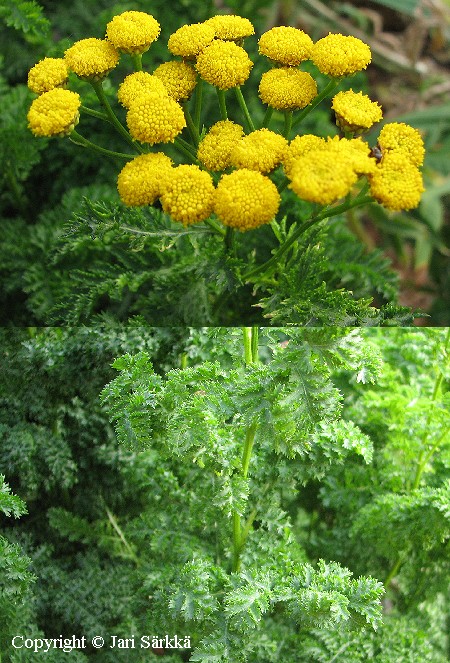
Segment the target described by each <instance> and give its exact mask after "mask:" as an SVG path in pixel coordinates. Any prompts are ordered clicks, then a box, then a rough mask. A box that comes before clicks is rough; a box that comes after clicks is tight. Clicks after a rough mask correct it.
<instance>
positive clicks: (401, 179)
mask: <svg viewBox="0 0 450 663" xmlns="http://www.w3.org/2000/svg"><path fill="white" fill-rule="evenodd" d="M369 181H370V193H371V195H372V196H373V197H374V198H375V200H377V201H378V202H379V203H381V204H382V205H383V206H384V207H387V208H388V209H390V210H394V211H400V210H408V209H413V208H414V207H417V205H418V204H419V202H420V197H421V195H422V193H423V191H424V190H425V189H424V186H423V181H422V175H421V173H420V170H419V169H418V168H417V166H415V165H414V164H413V163H411V160H410V159H409V156H408V154H407V153H406V152H402V151H397V152H395V151H392V152H388V153H387V154H385V155H384V156H383V159H382V160H381V162H380V163H379V164H377V166H376V169H375V172H374V173H373V174H372V175H369Z"/></svg>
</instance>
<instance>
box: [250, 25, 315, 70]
mask: <svg viewBox="0 0 450 663" xmlns="http://www.w3.org/2000/svg"><path fill="white" fill-rule="evenodd" d="M258 43H259V52H260V53H261V54H262V55H265V56H266V57H268V58H270V60H273V61H274V62H279V63H280V64H284V65H289V66H295V65H298V64H300V62H303V61H304V60H308V59H309V57H310V55H311V51H312V47H313V41H312V39H311V37H310V36H309V35H307V34H306V33H305V32H303V30H298V28H291V27H287V26H279V27H276V28H272V29H271V30H268V31H267V32H265V33H264V34H263V35H261V37H260V39H259V42H258Z"/></svg>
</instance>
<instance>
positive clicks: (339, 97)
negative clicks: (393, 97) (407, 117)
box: [331, 90, 383, 133]
mask: <svg viewBox="0 0 450 663" xmlns="http://www.w3.org/2000/svg"><path fill="white" fill-rule="evenodd" d="M331 107H332V109H333V110H334V112H335V115H336V124H337V125H338V127H339V128H340V129H342V130H343V131H350V132H352V133H363V132H364V131H367V130H368V129H370V127H371V126H372V125H373V124H375V122H379V121H380V120H381V119H382V118H383V112H382V110H381V107H380V106H379V105H378V103H377V102H376V101H371V100H370V99H369V97H368V96H367V95H366V94H363V93H362V92H353V90H348V91H347V92H338V94H336V95H335V96H334V97H333V101H332V104H331Z"/></svg>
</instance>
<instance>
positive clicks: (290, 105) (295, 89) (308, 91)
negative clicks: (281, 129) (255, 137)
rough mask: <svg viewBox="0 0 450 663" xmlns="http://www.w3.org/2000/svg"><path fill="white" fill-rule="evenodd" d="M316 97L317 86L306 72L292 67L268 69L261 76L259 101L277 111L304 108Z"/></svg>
mask: <svg viewBox="0 0 450 663" xmlns="http://www.w3.org/2000/svg"><path fill="white" fill-rule="evenodd" d="M316 95H317V85H316V81H315V80H314V79H313V77H312V76H311V75H310V74H308V73H307V72H306V71H300V70H299V69H294V68H292V67H280V68H278V69H270V70H269V71H266V72H265V73H264V74H263V75H262V76H261V82H260V84H259V96H260V98H261V101H262V102H263V103H264V104H267V105H268V106H271V107H272V108H276V109H278V110H285V111H290V110H298V109H300V108H305V106H307V105H308V104H309V103H311V101H312V100H313V99H314V97H315V96H316Z"/></svg>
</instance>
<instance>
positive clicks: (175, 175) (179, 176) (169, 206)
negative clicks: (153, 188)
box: [161, 165, 215, 225]
mask: <svg viewBox="0 0 450 663" xmlns="http://www.w3.org/2000/svg"><path fill="white" fill-rule="evenodd" d="M214 191H215V189H214V183H213V181H212V178H211V175H210V174H209V173H207V172H206V171H204V170H200V168H199V167H198V166H190V165H181V166H178V167H177V168H174V169H173V170H172V172H171V176H170V178H169V181H168V182H167V183H166V184H165V187H164V191H163V194H162V196H161V203H162V206H163V210H164V211H165V212H167V214H170V216H171V217H172V219H174V220H175V221H180V223H183V224H184V225H188V224H190V223H198V222H199V221H204V220H205V219H207V218H208V217H209V216H210V215H211V213H212V210H213V200H214Z"/></svg>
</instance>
